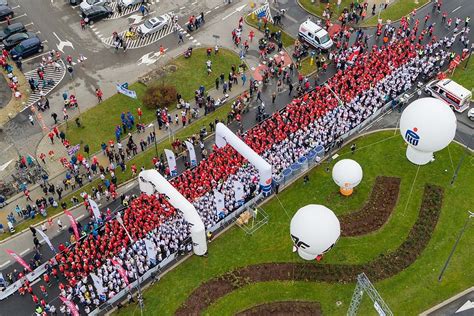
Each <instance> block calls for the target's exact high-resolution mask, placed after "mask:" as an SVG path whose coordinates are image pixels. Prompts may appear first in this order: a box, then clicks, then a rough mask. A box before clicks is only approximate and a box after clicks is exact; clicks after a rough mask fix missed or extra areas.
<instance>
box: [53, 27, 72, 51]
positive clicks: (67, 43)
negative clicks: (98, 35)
mask: <svg viewBox="0 0 474 316" xmlns="http://www.w3.org/2000/svg"><path fill="white" fill-rule="evenodd" d="M53 35H54V36H56V38H57V39H58V41H59V44H57V45H56V47H57V48H58V49H59V50H60V51H61V52H62V53H64V50H63V49H64V47H65V46H70V47H71V48H72V49H74V46H73V45H72V43H71V42H70V41H62V40H61V39H60V38H59V36H58V35H57V34H56V33H55V32H53Z"/></svg>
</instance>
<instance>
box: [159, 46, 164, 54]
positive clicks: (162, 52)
mask: <svg viewBox="0 0 474 316" xmlns="http://www.w3.org/2000/svg"><path fill="white" fill-rule="evenodd" d="M164 54H165V48H164V47H163V45H160V55H164Z"/></svg>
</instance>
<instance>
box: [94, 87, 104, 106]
mask: <svg viewBox="0 0 474 316" xmlns="http://www.w3.org/2000/svg"><path fill="white" fill-rule="evenodd" d="M95 95H96V96H97V100H98V101H99V103H100V102H102V96H103V95H104V93H103V92H102V90H100V89H99V88H96V89H95Z"/></svg>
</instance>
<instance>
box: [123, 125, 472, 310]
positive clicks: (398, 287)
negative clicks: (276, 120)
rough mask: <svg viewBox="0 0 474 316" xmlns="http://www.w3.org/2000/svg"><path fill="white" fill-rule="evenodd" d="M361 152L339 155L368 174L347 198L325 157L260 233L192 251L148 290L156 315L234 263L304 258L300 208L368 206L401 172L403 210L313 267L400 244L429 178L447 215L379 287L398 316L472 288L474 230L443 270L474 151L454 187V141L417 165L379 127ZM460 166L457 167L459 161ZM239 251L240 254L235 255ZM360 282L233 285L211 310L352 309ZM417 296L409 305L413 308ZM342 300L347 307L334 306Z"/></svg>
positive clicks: (272, 204)
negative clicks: (310, 305) (302, 304)
mask: <svg viewBox="0 0 474 316" xmlns="http://www.w3.org/2000/svg"><path fill="white" fill-rule="evenodd" d="M355 143H356V144H357V148H358V150H357V151H356V153H355V154H354V155H352V154H351V153H350V150H349V148H347V147H348V146H346V148H343V149H342V150H341V151H340V152H339V155H340V158H352V159H355V160H357V161H358V162H359V163H360V164H361V166H362V169H363V170H364V179H363V181H362V183H361V184H360V185H359V186H358V187H357V188H356V191H355V193H354V194H353V195H352V196H351V197H348V198H343V197H341V196H340V195H339V194H338V188H337V186H336V185H335V184H334V182H333V180H332V178H331V174H330V172H327V171H326V167H329V168H331V167H332V166H333V164H334V163H335V161H333V162H331V163H323V165H322V166H321V167H318V168H314V169H313V170H311V171H310V172H309V174H308V175H309V179H310V182H309V184H304V182H303V180H302V179H299V180H297V181H296V182H295V183H294V184H293V185H292V186H291V187H289V188H288V189H286V190H284V191H282V192H281V193H280V194H279V200H280V201H281V204H280V202H279V201H278V200H276V199H272V200H270V201H269V202H268V203H266V204H265V205H263V206H262V207H263V208H264V209H265V211H266V212H267V213H269V215H270V222H269V224H267V225H265V226H263V227H262V228H261V229H260V230H259V231H257V232H256V233H255V234H254V235H252V236H248V235H246V234H245V233H244V232H243V231H242V230H241V229H240V228H238V227H236V226H234V227H232V228H230V229H229V230H228V231H227V232H226V233H225V234H224V235H222V236H220V237H219V238H217V239H216V240H215V241H213V242H212V244H210V247H209V257H208V258H201V257H195V256H193V257H191V258H190V259H188V260H186V261H185V262H184V263H182V264H180V265H179V266H177V267H176V268H174V269H173V270H172V271H170V272H169V273H168V274H166V275H165V276H163V277H162V278H161V280H160V282H159V283H157V284H156V285H154V286H152V287H150V288H149V289H148V290H147V291H145V293H144V296H145V302H146V304H145V305H146V309H147V312H148V313H151V314H156V315H172V314H173V313H174V312H175V311H176V309H177V308H178V307H179V306H180V304H182V302H183V301H185V299H186V298H187V297H188V295H189V294H190V293H191V292H192V291H193V290H194V289H195V288H196V287H197V286H199V284H201V283H202V282H204V281H206V280H209V279H210V278H212V277H215V276H217V275H221V274H223V273H225V272H227V271H229V270H232V269H234V268H236V267H243V266H247V265H249V264H256V263H264V262H301V261H302V260H301V259H299V257H298V256H297V255H296V254H294V253H292V251H291V248H292V242H291V239H290V237H289V222H290V219H291V217H292V216H293V214H294V213H295V212H296V211H297V210H298V209H299V208H300V207H302V206H304V205H307V204H310V203H314V204H323V205H326V206H328V207H329V208H331V209H332V210H333V211H334V212H335V213H336V214H337V215H341V214H345V213H349V212H352V211H354V210H357V209H358V208H360V207H361V206H362V205H363V204H364V202H365V200H366V199H367V198H368V196H369V194H370V191H371V188H372V186H373V184H374V181H375V178H376V177H377V176H378V175H387V176H395V177H400V178H401V186H400V194H399V199H398V203H397V206H396V208H395V210H394V212H393V214H392V216H391V217H390V219H389V221H388V222H387V223H386V224H385V225H384V226H383V227H382V228H381V229H380V230H378V231H376V232H374V233H371V234H369V235H365V236H360V237H353V238H341V239H340V240H339V241H338V243H337V244H336V246H335V247H334V249H332V250H331V251H330V252H329V253H328V254H327V255H326V256H325V258H324V260H323V261H322V262H320V263H316V262H315V263H314V264H326V263H331V264H358V263H365V262H369V261H371V260H374V259H375V258H377V257H379V256H380V255H381V254H386V253H389V252H391V251H393V250H394V249H396V248H397V247H399V246H400V244H401V242H402V241H403V240H404V238H405V236H406V235H407V234H408V232H409V231H410V229H411V227H412V226H413V224H414V223H415V221H416V219H417V217H418V212H419V208H420V204H421V197H422V194H423V191H424V187H425V184H426V183H432V184H436V185H439V186H442V187H444V190H445V195H444V204H443V209H442V214H441V216H440V219H439V221H438V224H437V226H436V229H435V232H434V235H433V237H432V239H431V241H430V243H429V244H428V246H427V248H426V249H425V251H424V252H423V253H422V255H421V256H420V257H419V258H418V259H417V261H416V262H415V263H414V264H412V265H411V266H409V267H408V268H407V269H405V270H404V271H403V272H401V273H399V274H398V275H396V276H395V277H392V278H389V279H386V280H384V281H381V282H378V283H376V284H375V286H376V288H377V290H378V291H379V292H380V294H381V296H382V297H383V298H384V299H385V301H386V302H387V303H388V305H389V306H390V307H391V309H392V311H394V313H395V314H400V315H415V314H418V313H419V312H421V311H423V310H425V309H427V308H429V307H430V306H432V305H434V304H435V303H438V302H440V301H442V300H444V299H446V298H448V297H450V296H452V295H453V294H455V293H457V292H459V291H461V290H464V289H465V288H467V287H469V286H471V285H472V284H473V282H474V275H473V274H466V273H465V267H466V266H468V265H469V264H470V260H471V259H470V256H469V254H470V253H473V251H474V246H473V245H474V235H472V234H466V235H464V236H463V239H462V240H461V242H460V243H459V245H458V249H457V252H456V255H455V256H454V257H453V259H452V261H451V263H450V266H449V268H448V270H447V272H446V274H445V276H444V280H443V282H441V283H439V282H438V281H437V276H438V274H439V271H440V269H441V267H442V266H443V263H444V261H445V260H446V258H447V256H448V254H449V252H450V250H451V248H452V245H453V243H454V241H455V238H456V235H457V232H458V231H459V229H460V228H461V227H462V226H463V223H464V221H465V219H466V216H467V212H466V210H467V209H469V207H470V206H471V204H472V203H471V201H470V200H469V199H465V198H461V197H465V196H469V194H470V192H472V190H474V183H473V182H472V181H471V179H472V178H473V177H474V168H472V163H474V157H473V156H472V155H470V156H468V157H467V159H466V160H465V161H466V162H467V161H469V163H464V164H463V165H462V166H461V169H460V173H459V177H458V178H457V180H456V182H455V183H454V185H453V186H450V185H449V183H450V180H451V177H452V175H453V172H454V169H455V166H456V163H457V162H458V161H459V160H460V158H461V156H462V155H463V148H462V147H461V146H459V145H457V144H451V145H450V146H449V147H448V148H446V149H444V150H442V151H441V152H438V153H437V154H436V160H435V162H434V163H432V164H429V165H427V166H421V167H418V166H415V165H412V164H411V163H410V162H408V160H407V159H406V156H405V150H406V146H405V143H404V142H403V140H402V139H401V137H400V136H399V134H398V133H395V134H394V132H393V131H385V132H379V133H375V134H371V135H369V136H366V137H363V138H360V139H358V140H357V141H355ZM453 162H454V164H453ZM233 254H238V255H233ZM354 287H355V285H354V284H326V283H318V282H315V283H312V282H308V283H306V282H268V283H256V284H252V285H249V286H244V287H243V288H241V289H239V290H238V291H235V292H233V293H231V294H229V295H227V296H225V297H224V298H223V299H221V300H219V301H218V302H217V303H216V304H214V305H212V306H211V307H210V308H209V309H208V310H207V311H206V312H205V314H209V315H234V314H235V313H236V312H239V311H241V310H244V309H246V308H249V307H251V306H254V305H256V304H259V303H264V302H269V301H280V300H313V301H319V302H320V303H321V305H322V309H323V312H324V313H325V314H328V315H345V314H346V312H347V308H348V306H349V303H350V299H351V296H352V292H353V290H354ZM406 297H410V304H406ZM336 301H341V302H342V305H341V306H338V305H336ZM134 309H135V306H134V305H132V306H129V307H126V308H124V309H121V310H120V311H119V312H117V314H119V315H131V314H132V313H133V310H134ZM372 310H373V307H372V304H371V303H370V300H368V299H364V301H363V304H362V306H361V310H360V314H361V315H370V314H373V312H371V311H372Z"/></svg>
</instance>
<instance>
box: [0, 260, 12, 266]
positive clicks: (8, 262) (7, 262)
mask: <svg viewBox="0 0 474 316" xmlns="http://www.w3.org/2000/svg"><path fill="white" fill-rule="evenodd" d="M10 262H11V261H10V260H8V261H5V262H4V263H3V264H2V265H1V266H0V268H3V267H5V266H7V265H9V264H10Z"/></svg>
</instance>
